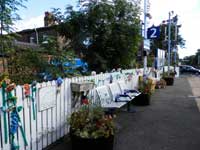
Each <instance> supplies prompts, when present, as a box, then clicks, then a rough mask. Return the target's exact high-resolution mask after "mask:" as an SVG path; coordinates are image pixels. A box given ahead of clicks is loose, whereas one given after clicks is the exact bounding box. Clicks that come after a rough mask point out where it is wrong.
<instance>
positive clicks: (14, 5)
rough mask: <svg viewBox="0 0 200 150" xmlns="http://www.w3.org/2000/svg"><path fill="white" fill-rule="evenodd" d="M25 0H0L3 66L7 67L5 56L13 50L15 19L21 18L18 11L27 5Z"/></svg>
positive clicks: (0, 42) (0, 38)
mask: <svg viewBox="0 0 200 150" xmlns="http://www.w3.org/2000/svg"><path fill="white" fill-rule="evenodd" d="M24 1H26V0H0V26H1V29H0V44H1V55H2V57H3V66H4V67H3V68H5V62H4V56H5V54H6V53H7V52H10V51H11V46H12V42H11V41H12V40H13V38H14V34H11V33H12V32H13V31H14V28H13V25H14V21H16V20H19V19H20V16H19V15H18V14H17V11H18V8H19V7H25V6H24V5H23V2H24Z"/></svg>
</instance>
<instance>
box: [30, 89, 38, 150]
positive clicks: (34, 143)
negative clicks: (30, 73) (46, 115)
mask: <svg viewBox="0 0 200 150" xmlns="http://www.w3.org/2000/svg"><path fill="white" fill-rule="evenodd" d="M36 95H37V89H36V92H35V93H34V95H33V96H32V98H33V101H34V102H33V101H32V99H31V106H30V107H31V127H32V129H31V149H32V150H37V130H36V122H37V121H36V120H37V107H36ZM33 105H34V106H33ZM33 107H35V120H34V117H33V116H34V114H33V113H34V112H33Z"/></svg>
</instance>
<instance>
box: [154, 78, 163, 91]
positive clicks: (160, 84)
mask: <svg viewBox="0 0 200 150" xmlns="http://www.w3.org/2000/svg"><path fill="white" fill-rule="evenodd" d="M165 87H166V81H165V80H164V79H160V80H159V81H157V82H156V87H155V88H156V89H161V88H165Z"/></svg>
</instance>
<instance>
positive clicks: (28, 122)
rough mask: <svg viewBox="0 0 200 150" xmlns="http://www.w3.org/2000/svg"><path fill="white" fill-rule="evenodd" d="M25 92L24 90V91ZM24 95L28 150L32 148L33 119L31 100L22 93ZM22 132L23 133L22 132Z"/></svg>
mask: <svg viewBox="0 0 200 150" xmlns="http://www.w3.org/2000/svg"><path fill="white" fill-rule="evenodd" d="M22 93H24V90H23V92H22ZM22 97H23V107H24V109H23V113H24V126H23V128H24V132H25V135H26V139H27V141H28V145H27V146H25V149H26V150H30V149H31V120H30V115H31V114H30V112H31V108H30V106H31V105H30V100H29V98H25V97H24V94H23V95H22ZM20 134H21V133H20Z"/></svg>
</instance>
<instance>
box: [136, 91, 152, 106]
mask: <svg viewBox="0 0 200 150" xmlns="http://www.w3.org/2000/svg"><path fill="white" fill-rule="evenodd" d="M133 103H134V104H135V105H140V106H145V105H150V104H151V95H150V94H145V93H141V94H140V95H138V96H137V97H136V98H135V100H133Z"/></svg>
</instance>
